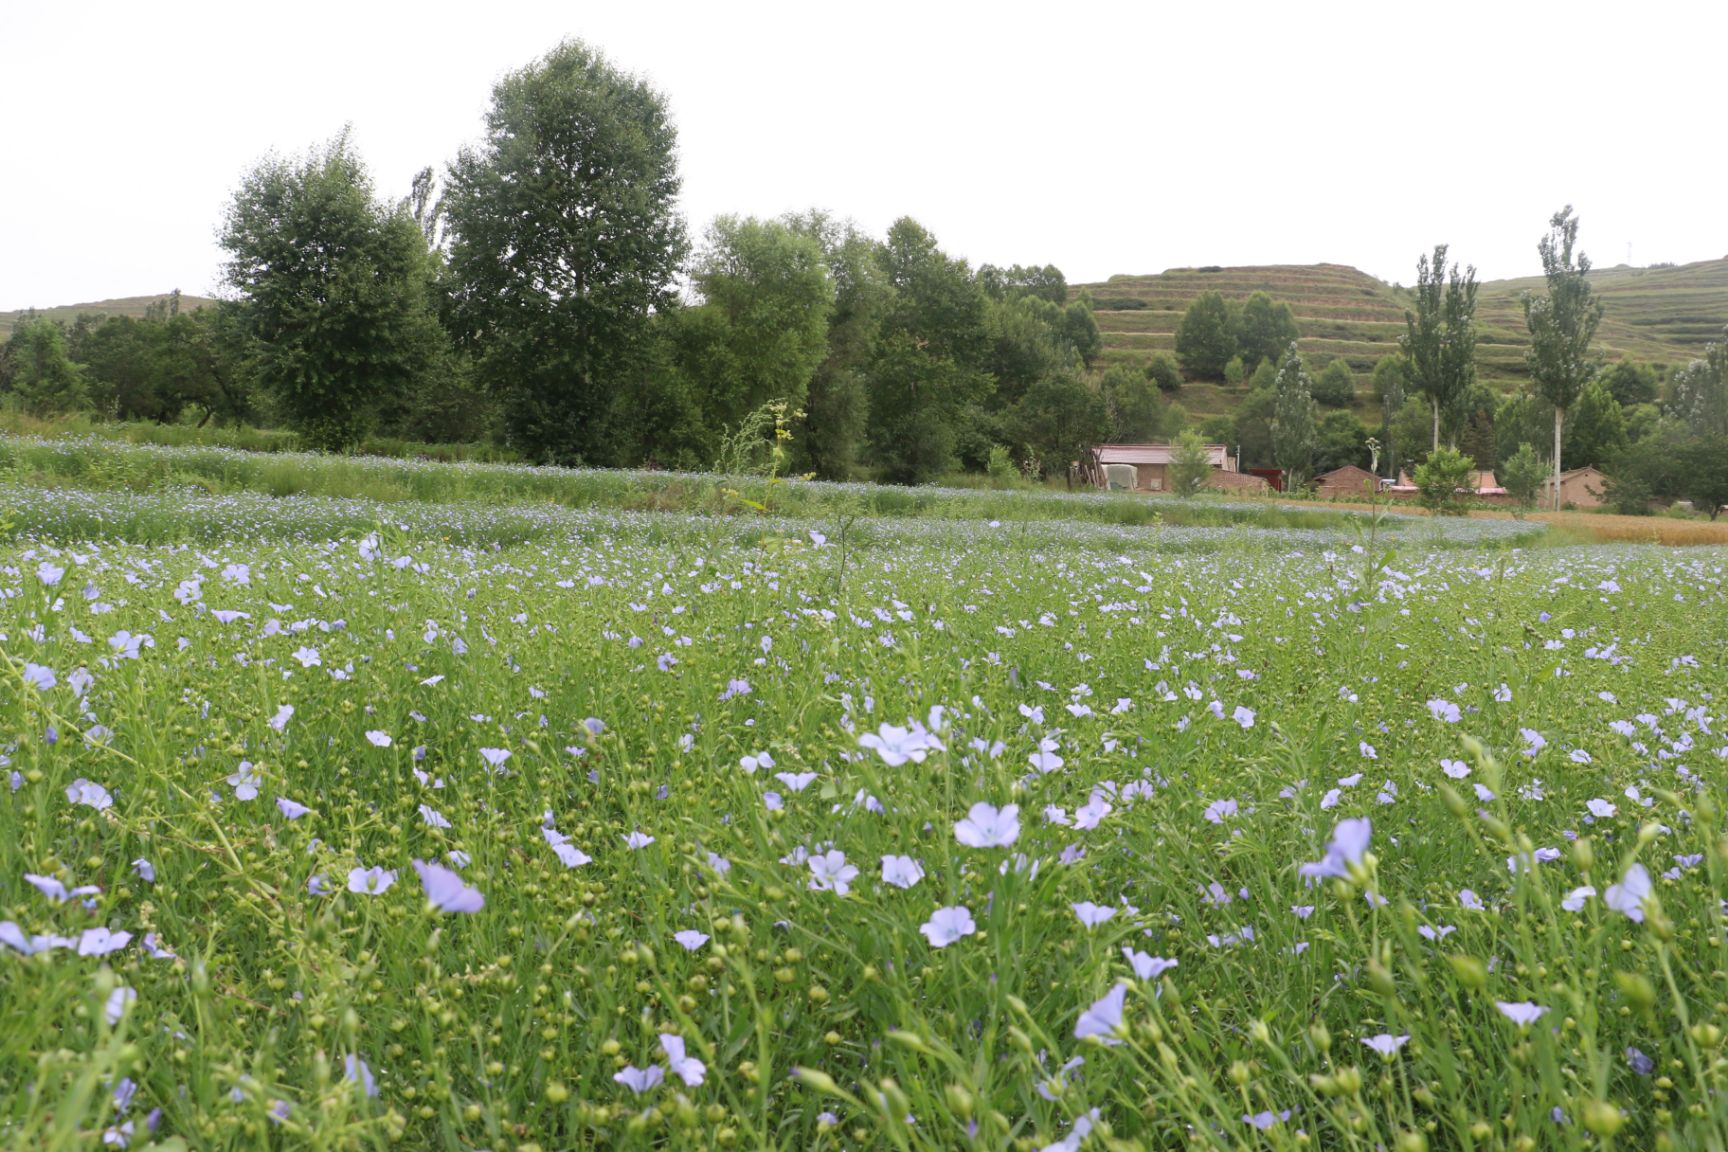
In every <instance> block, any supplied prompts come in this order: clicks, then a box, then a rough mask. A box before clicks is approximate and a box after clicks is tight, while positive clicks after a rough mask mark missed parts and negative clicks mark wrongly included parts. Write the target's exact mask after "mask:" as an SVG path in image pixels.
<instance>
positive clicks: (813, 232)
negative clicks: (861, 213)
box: [786, 211, 893, 480]
mask: <svg viewBox="0 0 1728 1152" xmlns="http://www.w3.org/2000/svg"><path fill="white" fill-rule="evenodd" d="M786 223H787V224H788V225H789V226H790V227H792V228H793V229H795V230H797V231H798V232H800V233H802V234H803V235H806V236H808V237H810V238H811V239H812V240H814V241H815V242H816V243H817V244H819V245H820V246H821V248H822V256H823V263H824V264H826V265H827V267H828V275H829V278H830V279H831V280H832V281H833V282H834V309H833V312H832V313H831V314H830V318H829V322H828V346H827V354H826V355H825V356H824V357H823V359H822V362H821V363H820V364H818V365H817V366H816V371H815V372H814V373H813V374H812V376H811V378H810V390H809V395H808V396H807V397H806V399H805V401H804V419H803V420H802V421H799V422H798V423H797V425H796V427H795V428H794V430H793V438H792V458H793V463H794V469H795V470H796V471H798V472H813V473H815V474H816V475H818V476H820V477H822V478H823V479H825V480H850V479H852V477H853V475H854V473H855V472H856V471H857V468H858V466H859V463H860V461H861V457H862V455H863V451H864V437H865V430H866V425H867V423H868V420H869V410H870V393H869V384H868V381H867V379H866V372H867V370H868V368H869V363H870V357H871V354H872V352H873V350H874V348H875V345H876V338H877V335H878V333H879V332H880V331H881V328H882V318H883V316H884V315H885V314H886V312H887V310H888V306H889V304H890V303H891V302H892V298H893V289H892V288H891V287H890V286H889V284H888V280H887V276H886V274H885V273H884V272H883V270H882V265H881V263H880V261H879V260H878V258H877V250H878V248H880V245H879V244H878V243H877V242H876V241H875V240H874V239H872V238H871V237H869V236H867V235H865V234H864V233H863V232H861V231H859V229H858V228H857V227H856V226H855V225H853V224H852V223H851V222H850V221H837V220H835V219H833V218H832V217H829V216H827V215H826V214H824V213H821V212H814V211H812V212H806V213H803V214H800V215H793V216H788V217H786Z"/></svg>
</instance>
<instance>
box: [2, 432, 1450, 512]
mask: <svg viewBox="0 0 1728 1152" xmlns="http://www.w3.org/2000/svg"><path fill="white" fill-rule="evenodd" d="M0 478H6V479H10V480H11V481H13V482H14V483H20V484H23V485H25V486H27V487H31V488H68V489H77V490H96V491H105V490H123V491H127V492H132V493H172V494H186V493H198V494H202V495H205V496H231V495H238V494H245V493H258V494H263V495H267V496H271V497H278V498H280V497H289V496H297V497H300V496H305V497H320V498H330V499H338V500H366V501H374V502H378V503H380V504H384V505H391V504H440V505H441V504H477V505H486V506H493V507H501V508H504V507H510V506H522V505H526V506H533V505H557V506H559V507H562V508H568V509H617V510H623V511H631V512H681V513H697V514H704V515H731V516H738V515H743V516H754V515H758V514H764V515H774V516H793V517H817V518H824V519H830V520H832V519H836V518H838V519H845V518H853V517H882V518H890V519H901V518H920V519H942V520H978V521H988V520H993V519H994V520H1004V521H1043V522H1083V523H1093V524H1105V525H1117V526H1126V527H1134V526H1140V527H1148V526H1158V525H1165V524H1168V525H1179V526H1195V527H1230V526H1237V525H1240V526H1244V527H1251V528H1259V529H1336V530H1349V529H1350V527H1351V526H1352V525H1359V524H1361V523H1362V522H1364V517H1363V515H1362V513H1360V512H1357V511H1352V510H1349V509H1343V508H1335V507H1329V506H1326V505H1319V504H1303V503H1280V502H1276V501H1270V500H1251V501H1244V500H1229V499H1223V498H1212V497H1197V498H1195V499H1192V500H1179V499H1176V498H1174V497H1148V496H1146V495H1144V494H1131V493H1104V492H1092V491H1083V492H1074V493H1065V492H1057V491H1051V490H1049V489H1038V488H1029V489H1007V490H993V489H987V488H939V487H922V488H907V487H898V486H893V485H875V484H829V483H820V482H812V481H801V480H777V481H774V480H768V479H765V478H762V477H754V476H720V475H714V474H701V473H676V472H645V471H643V472H630V471H616V470H600V469H567V468H543V467H530V466H526V465H519V464H485V463H476V462H466V463H460V464H453V465H452V464H443V463H440V462H436V461H427V460H417V459H403V458H394V457H366V456H320V455H313V454H306V453H296V452H287V451H277V452H254V451H244V450H238V449H230V448H222V447H215V446H210V447H205V446H175V445H160V444H134V443H130V442H121V441H115V440H110V439H106V438H101V437H92V436H61V437H53V438H40V437H31V436H7V435H0ZM1425 523H1426V522H1425V521H1421V520H1418V519H1414V518H1410V517H1404V516H1394V517H1390V518H1389V519H1388V521H1387V524H1386V526H1385V527H1386V530H1388V531H1393V532H1397V531H1405V530H1408V531H1419V530H1421V528H1420V526H1421V525H1423V524H1425Z"/></svg>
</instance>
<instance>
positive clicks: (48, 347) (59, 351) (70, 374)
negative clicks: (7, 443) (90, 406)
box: [6, 318, 85, 416]
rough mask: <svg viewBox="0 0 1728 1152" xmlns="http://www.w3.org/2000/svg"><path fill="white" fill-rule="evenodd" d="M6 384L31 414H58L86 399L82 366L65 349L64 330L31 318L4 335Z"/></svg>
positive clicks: (45, 321) (69, 409)
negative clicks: (10, 333) (8, 335)
mask: <svg viewBox="0 0 1728 1152" xmlns="http://www.w3.org/2000/svg"><path fill="white" fill-rule="evenodd" d="M6 344H7V355H6V361H7V372H6V376H7V379H6V386H7V389H8V390H9V391H10V392H12V394H13V395H15V396H17V397H18V400H19V402H20V403H21V404H23V406H24V409H25V411H27V412H29V413H30V414H31V415H32V416H60V415H64V414H66V413H68V412H73V411H76V410H77V409H79V408H81V407H83V405H84V403H85V382H84V370H83V369H82V368H81V367H80V366H79V365H77V364H75V363H74V362H73V360H72V357H71V356H70V355H69V354H68V353H67V350H66V330H65V329H64V328H63V327H61V326H60V324H58V323H57V322H55V321H53V320H47V319H40V318H31V319H26V320H24V321H23V322H21V323H19V324H18V325H17V326H16V327H15V328H13V330H12V335H11V336H10V337H8V338H7V341H6Z"/></svg>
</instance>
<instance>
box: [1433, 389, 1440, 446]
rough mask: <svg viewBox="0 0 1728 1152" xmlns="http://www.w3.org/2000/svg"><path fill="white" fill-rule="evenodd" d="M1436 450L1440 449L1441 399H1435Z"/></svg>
mask: <svg viewBox="0 0 1728 1152" xmlns="http://www.w3.org/2000/svg"><path fill="white" fill-rule="evenodd" d="M1434 451H1436V452H1438V451H1440V401H1439V400H1438V399H1436V400H1435V401H1434Z"/></svg>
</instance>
